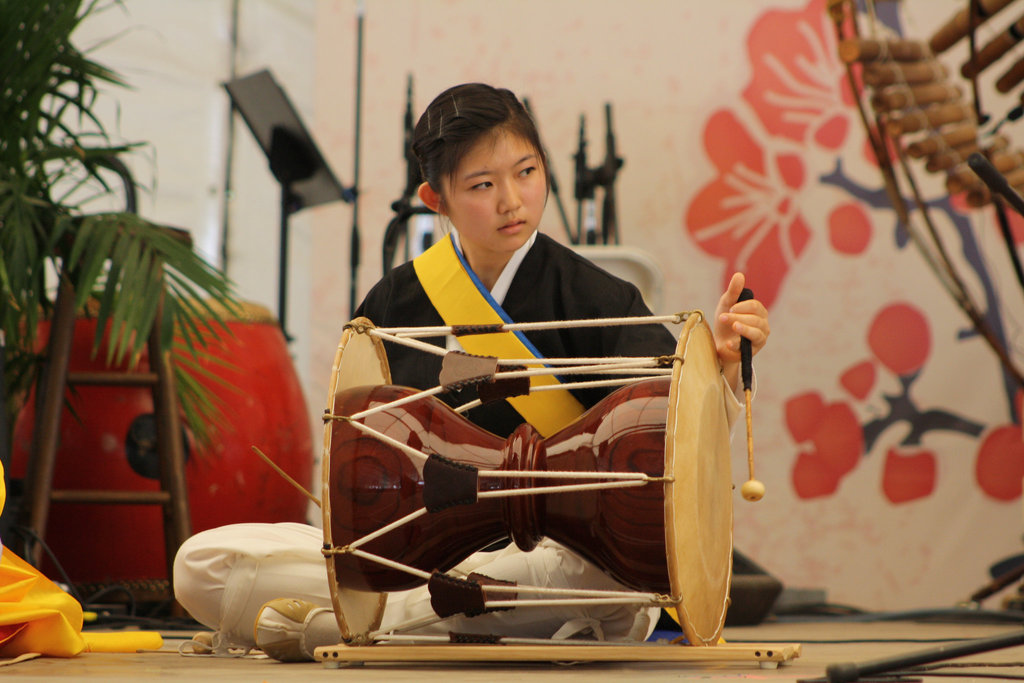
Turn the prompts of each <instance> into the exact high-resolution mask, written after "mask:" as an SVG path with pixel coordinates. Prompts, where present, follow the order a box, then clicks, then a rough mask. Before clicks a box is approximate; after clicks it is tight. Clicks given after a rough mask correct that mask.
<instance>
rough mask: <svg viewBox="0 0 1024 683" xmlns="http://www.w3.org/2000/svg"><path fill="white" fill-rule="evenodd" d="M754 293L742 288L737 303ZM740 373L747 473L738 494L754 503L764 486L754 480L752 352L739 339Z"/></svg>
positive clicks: (747, 345) (762, 494)
mask: <svg viewBox="0 0 1024 683" xmlns="http://www.w3.org/2000/svg"><path fill="white" fill-rule="evenodd" d="M753 298H754V293H753V292H752V291H750V290H749V289H747V288H746V287H744V288H743V291H742V292H740V296H739V298H738V299H737V301H746V300H747V299H753ZM740 373H741V375H742V377H743V399H744V403H746V409H747V472H748V475H749V476H748V479H747V481H745V482H743V486H741V487H740V494H741V495H742V496H743V498H744V500H749V501H756V500H761V499H762V498H763V497H764V484H763V483H761V482H759V481H758V480H757V479H755V478H754V428H753V422H752V420H751V417H750V394H751V389H750V386H751V384H752V383H753V380H754V367H753V352H752V350H751V348H750V340H749V339H747V338H746V337H740Z"/></svg>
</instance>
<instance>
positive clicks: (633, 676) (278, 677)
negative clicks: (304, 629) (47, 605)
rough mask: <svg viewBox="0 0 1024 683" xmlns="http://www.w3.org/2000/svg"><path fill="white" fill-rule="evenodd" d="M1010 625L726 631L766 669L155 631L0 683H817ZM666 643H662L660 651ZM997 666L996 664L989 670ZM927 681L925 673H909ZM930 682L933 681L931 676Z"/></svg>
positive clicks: (1016, 654)
mask: <svg viewBox="0 0 1024 683" xmlns="http://www.w3.org/2000/svg"><path fill="white" fill-rule="evenodd" d="M1021 631H1022V626H1021V625H1019V624H1013V623H1004V624H991V623H988V624H979V623H917V622H907V621H900V622H889V621H875V622H870V623H863V622H856V623H851V622H847V621H840V620H828V621H816V622H798V623H795V622H787V623H767V624H762V625H760V626H749V627H732V628H727V629H726V632H725V637H726V639H727V640H728V641H729V642H730V643H734V644H735V643H741V642H759V643H774V644H780V643H796V644H800V646H801V650H802V654H801V656H800V657H799V658H797V659H795V660H793V661H791V662H789V663H787V664H785V665H783V666H781V667H779V668H776V669H771V668H761V667H760V666H759V665H758V664H757V663H756V662H742V661H740V662H717V663H686V664H679V663H657V662H640V663H637V662H631V663H619V662H612V663H594V662H591V663H574V664H567V663H512V664H507V663H473V664H455V663H430V664H420V663H402V664H367V665H363V666H354V667H344V668H340V669H339V668H334V669H332V668H328V667H327V666H326V665H324V664H321V663H305V664H282V663H279V662H275V661H273V660H269V659H267V658H265V657H263V656H256V655H249V656H247V657H243V658H234V659H231V658H218V657H212V656H183V655H180V654H178V652H177V647H178V645H179V644H180V643H181V642H182V641H183V640H184V638H185V637H186V636H185V634H183V633H181V632H176V633H175V632H167V633H165V634H164V647H163V649H162V650H160V651H151V652H141V653H136V654H83V655H79V656H78V657H74V658H71V659H54V658H37V659H32V660H28V661H24V662H20V663H17V664H13V665H10V666H4V667H0V680H3V681H4V683H8V682H9V681H51V680H60V681H61V682H62V683H74V682H76V681H81V682H85V681H161V682H165V681H191V682H199V681H254V682H262V681H265V682H267V683H277V682H285V681H328V680H331V681H344V682H345V683H348V682H349V681H449V682H451V683H454V682H455V681H457V682H458V683H472V682H477V681H480V682H487V683H491V682H493V681H505V680H518V679H520V678H526V677H529V678H530V680H531V681H533V682H534V683H537V682H542V681H587V682H588V683H593V682H594V681H623V680H629V681H634V680H651V681H654V680H657V681H665V680H701V681H716V680H736V679H750V680H768V681H797V680H807V679H814V678H821V677H823V676H824V675H825V670H826V667H827V666H828V665H830V664H833V663H838V662H855V663H858V664H864V663H867V662H870V661H872V660H877V659H879V658H887V657H895V656H900V655H905V654H911V653H920V652H924V651H930V650H933V649H935V648H937V647H939V646H956V645H960V644H962V643H963V642H964V641H965V639H976V638H988V637H992V636H997V635H1001V634H1009V633H1019V632H1021ZM666 647H668V646H666ZM945 663H946V664H952V663H955V664H963V663H970V664H971V665H972V668H951V669H942V670H941V672H942V673H943V675H944V677H946V676H948V675H949V674H950V673H952V675H953V676H954V678H953V680H976V678H974V675H975V674H985V676H986V677H989V676H992V675H999V676H1004V675H1005V676H1010V677H1020V676H1024V647H1020V646H1016V647H1009V648H1004V649H1001V650H995V651H990V652H986V653H983V654H978V655H972V656H970V657H964V658H958V659H953V660H946V662H945ZM993 665H999V666H993ZM918 678H919V679H921V680H927V679H928V678H929V677H928V676H927V675H924V676H920V675H919V676H918ZM931 680H939V679H938V678H936V677H932V678H931Z"/></svg>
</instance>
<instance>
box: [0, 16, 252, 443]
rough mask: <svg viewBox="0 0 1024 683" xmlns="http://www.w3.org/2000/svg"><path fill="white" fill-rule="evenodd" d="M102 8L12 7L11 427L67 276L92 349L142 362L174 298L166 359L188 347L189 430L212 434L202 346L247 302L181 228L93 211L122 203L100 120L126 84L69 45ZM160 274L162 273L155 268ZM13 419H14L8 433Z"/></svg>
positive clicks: (3, 111) (6, 62)
mask: <svg viewBox="0 0 1024 683" xmlns="http://www.w3.org/2000/svg"><path fill="white" fill-rule="evenodd" d="M98 3H99V0H85V2H83V0H31V1H26V0H0V325H2V328H0V329H2V331H3V334H4V337H5V338H6V368H5V380H6V384H7V387H8V401H7V403H8V405H7V406H5V409H6V410H7V411H8V413H7V414H8V415H9V416H11V417H13V415H14V412H15V411H16V409H17V406H18V401H19V399H21V400H23V397H24V396H25V395H26V393H27V391H28V389H29V388H30V387H31V386H32V384H33V382H34V381H35V380H36V378H37V376H38V367H39V365H40V363H39V361H40V358H39V355H38V352H37V339H36V337H37V333H36V330H37V327H38V323H39V322H40V320H41V319H44V318H45V316H47V315H48V313H49V312H50V311H51V310H52V308H53V297H54V289H55V288H54V286H53V283H54V279H55V275H56V277H61V278H68V279H69V281H70V282H69V284H70V285H71V286H72V288H73V291H74V292H75V293H76V297H77V300H76V302H75V303H76V307H78V308H81V307H83V306H84V305H85V304H86V303H87V301H88V300H89V299H90V298H93V299H94V300H95V302H97V303H96V305H94V306H92V307H91V308H92V309H93V310H94V312H95V314H96V317H97V334H96V338H95V341H94V352H95V351H98V350H99V349H100V347H101V342H102V341H103V339H104V338H107V339H108V342H107V348H108V357H107V360H108V362H112V363H121V362H124V361H125V360H126V359H127V360H128V361H129V362H130V363H131V362H134V361H137V360H138V358H139V356H140V354H141V353H142V350H143V349H144V348H145V345H146V340H147V338H148V337H149V335H150V332H151V330H152V329H153V324H154V319H155V315H156V312H157V310H158V309H159V305H158V304H159V302H160V301H161V299H162V301H163V309H162V310H163V320H162V321H161V323H162V328H161V331H162V335H161V336H162V339H161V348H163V349H168V348H172V346H173V347H174V348H175V349H176V353H175V354H174V360H175V362H174V367H175V379H176V381H177V387H178V391H179V398H180V399H181V403H182V406H183V408H184V412H185V419H186V422H188V423H189V425H190V426H191V427H192V430H193V433H195V434H197V436H199V437H202V436H203V435H204V434H205V432H204V430H203V424H204V419H203V416H204V415H208V414H209V412H210V411H211V409H213V406H212V405H211V403H210V401H209V399H208V398H207V392H205V391H204V390H203V387H202V385H201V384H200V383H199V381H198V379H197V378H198V377H199V376H200V373H198V372H197V369H198V368H199V365H198V363H197V360H198V359H199V357H200V355H201V353H202V349H203V347H204V346H205V345H206V343H207V342H208V341H209V340H210V338H211V336H213V337H216V336H217V335H218V333H219V332H221V331H223V330H226V329H227V328H226V327H225V326H224V325H223V324H222V323H221V322H220V320H221V315H220V313H219V312H221V311H225V310H226V311H229V312H230V311H233V310H235V309H236V308H237V302H236V299H235V297H234V293H233V290H232V287H231V284H230V282H229V281H228V280H227V278H226V276H225V275H224V274H223V273H222V272H220V271H218V270H217V269H216V268H214V267H213V266H211V265H209V264H208V263H206V262H205V261H204V260H203V259H202V258H201V257H200V256H198V255H197V254H196V253H195V252H193V251H192V249H191V248H190V246H189V245H188V244H186V243H183V242H182V241H181V240H180V239H175V237H174V236H173V235H172V234H169V231H168V230H166V229H164V228H162V227H161V226H158V225H154V224H153V223H150V222H149V221H146V220H144V219H142V218H140V217H138V216H136V215H134V214H133V213H130V212H128V211H125V212H120V213H109V212H107V213H88V207H87V204H88V203H89V202H90V201H92V200H94V199H95V198H96V196H97V194H99V195H110V194H116V192H115V189H114V188H112V187H111V186H110V185H109V184H108V183H107V181H106V180H105V179H104V171H103V169H104V168H107V167H110V166H111V165H112V164H116V163H118V162H117V156H118V155H121V154H124V153H126V152H128V151H129V150H130V148H131V147H132V146H131V145H115V144H112V143H111V142H110V139H109V137H108V135H107V133H106V131H105V129H104V127H103V124H102V123H101V122H100V120H99V119H98V118H97V116H96V115H95V113H94V112H95V104H96V101H97V98H98V97H99V94H100V93H99V90H98V86H101V85H124V84H123V82H122V81H121V79H120V78H119V77H118V76H117V74H115V73H113V72H112V71H110V70H109V69H107V68H105V67H103V66H101V65H100V64H97V63H96V62H94V61H92V60H90V59H89V58H87V57H86V56H85V55H84V54H83V53H82V52H80V51H79V50H78V49H76V48H75V46H74V45H73V44H72V42H71V34H72V32H73V31H74V30H75V28H76V27H77V26H78V25H79V24H80V22H81V21H82V19H83V18H85V17H86V16H87V15H88V14H89V13H90V12H92V11H94V10H96V9H97V8H98ZM156 263H162V264H163V268H154V267H153V265H154V264H156ZM11 423H12V422H10V421H8V424H11Z"/></svg>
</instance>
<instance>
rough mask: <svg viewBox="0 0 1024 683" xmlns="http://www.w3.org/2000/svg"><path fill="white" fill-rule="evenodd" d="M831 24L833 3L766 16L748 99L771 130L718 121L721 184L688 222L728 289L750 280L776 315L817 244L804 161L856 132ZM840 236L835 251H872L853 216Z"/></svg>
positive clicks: (696, 203)
mask: <svg viewBox="0 0 1024 683" xmlns="http://www.w3.org/2000/svg"><path fill="white" fill-rule="evenodd" d="M826 17H827V15H826V12H825V3H824V1H823V0H811V2H809V3H808V4H807V5H806V6H805V7H804V8H803V9H802V10H797V11H769V12H766V13H765V14H764V15H762V17H761V18H760V19H758V20H757V22H756V23H755V24H754V27H753V29H752V30H751V33H750V35H749V37H748V39H747V49H748V55H749V59H750V64H751V67H752V72H753V74H752V77H751V81H750V83H749V84H748V86H747V88H746V89H745V90H744V93H743V100H744V101H745V102H746V104H747V105H749V107H750V108H751V109H752V110H753V112H754V114H755V115H756V120H754V123H755V124H756V123H758V122H759V123H760V124H761V125H762V126H763V129H762V128H759V129H757V130H755V131H751V129H750V127H749V126H747V125H744V124H743V123H742V122H741V119H742V117H740V116H739V115H737V113H736V111H734V110H732V109H721V110H718V111H716V112H714V113H713V114H712V115H711V116H710V118H709V119H708V120H707V122H706V124H705V128H704V147H705V149H706V150H707V154H708V157H709V158H710V160H711V162H712V164H713V165H714V167H715V170H716V177H715V178H714V179H713V180H712V181H711V182H709V183H708V184H706V185H705V186H704V187H703V188H701V190H700V191H699V192H698V193H697V194H696V195H695V196H694V198H693V200H692V201H691V202H690V205H689V206H688V207H687V212H686V216H685V225H686V229H687V231H688V232H689V233H690V234H691V235H692V236H693V238H694V239H695V240H696V242H697V244H698V245H699V246H700V248H701V249H702V250H703V251H705V252H707V253H708V254H710V255H712V256H715V257H717V258H719V259H722V260H723V261H725V264H726V268H725V271H724V273H723V283H724V282H725V281H726V280H727V279H728V277H729V276H730V275H731V274H732V273H733V272H734V271H736V270H742V271H744V272H745V273H746V275H747V278H748V282H750V284H751V286H752V288H754V289H755V291H756V292H757V296H758V298H759V299H761V300H762V301H763V302H764V303H765V305H767V306H769V307H770V306H771V304H772V303H774V301H775V299H776V298H777V296H778V294H779V291H780V290H781V288H782V285H783V283H784V281H785V278H786V276H787V274H788V273H789V271H790V269H791V268H792V267H793V266H794V265H795V263H796V262H797V260H798V259H799V258H800V256H801V255H802V253H803V252H804V249H805V248H806V246H807V244H808V243H809V241H810V239H811V237H812V233H811V230H810V228H809V227H808V225H807V222H806V219H805V217H804V215H803V213H802V211H801V196H800V193H801V191H802V190H804V186H805V180H806V176H807V170H806V169H805V168H804V161H803V159H802V158H801V157H800V156H799V153H800V151H801V150H802V148H803V147H804V146H806V145H810V144H816V145H819V146H821V147H823V148H825V149H828V150H835V149H838V148H839V147H840V146H841V145H842V144H843V142H844V141H845V140H846V137H847V135H848V133H849V130H850V128H851V126H850V109H851V107H850V104H851V102H852V100H851V97H850V94H849V91H848V89H847V88H846V86H845V85H844V80H843V74H844V70H843V67H842V66H841V65H840V64H839V61H838V58H837V57H836V49H835V38H834V37H833V35H832V31H831V30H830V28H829V26H828V21H827V18H826ZM779 36H787V37H792V39H791V40H790V39H787V40H779ZM830 230H831V234H830V244H832V245H833V246H834V247H835V248H836V249H837V251H839V252H840V253H845V254H848V255H856V254H859V253H861V252H863V251H864V250H865V249H866V247H867V243H868V241H869V240H870V238H871V232H872V231H871V230H870V225H869V222H868V221H867V220H866V217H865V216H860V215H857V214H856V212H855V211H853V210H850V209H844V210H842V211H839V212H838V213H836V214H835V215H834V216H833V217H832V218H831V219H830Z"/></svg>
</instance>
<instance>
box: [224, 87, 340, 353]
mask: <svg viewBox="0 0 1024 683" xmlns="http://www.w3.org/2000/svg"><path fill="white" fill-rule="evenodd" d="M224 88H225V89H226V90H227V91H228V95H229V96H230V97H231V104H232V106H233V107H234V108H235V109H236V110H237V111H238V113H239V114H241V115H242V119H243V120H244V121H245V123H246V125H248V126H249V130H251V131H252V134H253V136H254V137H255V138H256V142H257V143H259V146H260V149H262V150H263V153H264V154H265V155H266V156H267V161H269V163H270V172H271V173H273V174H274V178H275V179H277V182H278V183H280V185H281V255H280V266H279V270H278V289H277V291H278V294H277V296H278V301H277V307H278V321H279V323H280V325H281V329H282V330H283V331H284V334H285V338H287V339H291V337H290V336H289V335H288V329H287V327H286V313H287V291H288V221H289V218H290V217H291V215H292V214H293V213H296V212H298V211H301V210H302V209H305V208H308V207H311V206H317V205H318V204H326V203H327V202H333V201H337V200H339V199H340V200H343V201H346V202H350V203H351V202H352V201H353V200H354V199H355V192H354V191H353V190H352V189H351V188H346V187H344V186H343V185H342V184H341V183H340V182H338V179H337V178H336V177H335V176H334V173H333V172H332V171H331V169H330V167H329V166H328V165H327V162H326V161H325V160H324V158H323V156H322V155H321V154H320V150H319V149H317V146H316V143H314V142H313V138H312V136H311V135H310V134H309V131H307V130H306V127H305V126H304V125H303V123H302V119H301V118H299V114H298V112H296V111H295V107H293V106H292V103H291V102H290V101H289V100H288V96H287V95H286V94H285V92H284V90H283V89H282V88H281V86H279V85H278V84H277V82H276V81H275V80H274V77H273V76H272V75H271V74H270V71H268V70H266V69H264V70H263V71H258V72H256V73H254V74H250V75H249V76H244V77H242V78H237V79H235V80H233V81H229V82H227V83H225V84H224Z"/></svg>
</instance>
